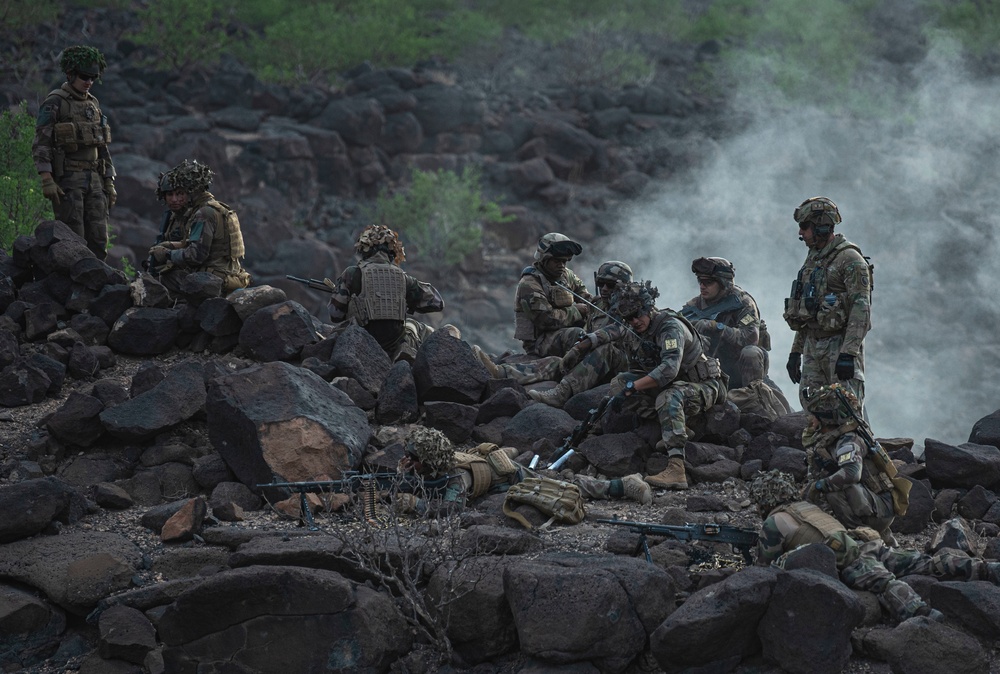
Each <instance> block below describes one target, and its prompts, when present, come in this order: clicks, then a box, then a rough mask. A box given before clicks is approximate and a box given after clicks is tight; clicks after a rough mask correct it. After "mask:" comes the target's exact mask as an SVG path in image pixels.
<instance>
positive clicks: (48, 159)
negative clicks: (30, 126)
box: [31, 96, 60, 173]
mask: <svg viewBox="0 0 1000 674" xmlns="http://www.w3.org/2000/svg"><path fill="white" fill-rule="evenodd" d="M59 101H60V99H59V98H58V97H57V96H49V97H48V98H46V99H45V100H44V101H43V102H42V105H41V106H40V107H39V108H38V116H37V117H36V118H35V140H34V142H32V144H31V158H32V159H33V160H34V162H35V170H36V171H38V172H39V173H52V157H53V155H54V154H55V149H56V135H55V127H56V122H58V121H59Z"/></svg>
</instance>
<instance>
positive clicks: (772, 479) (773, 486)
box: [750, 469, 802, 517]
mask: <svg viewBox="0 0 1000 674" xmlns="http://www.w3.org/2000/svg"><path fill="white" fill-rule="evenodd" d="M801 493H802V490H801V489H799V486H798V485H797V484H796V483H795V478H794V477H793V476H791V475H790V474H788V473H783V472H782V471H780V470H777V469H773V470H769V471H766V472H761V473H757V476H756V477H755V478H754V479H753V480H751V481H750V500H751V501H753V502H754V503H756V504H757V511H758V512H759V513H760V514H761V516H762V517H766V516H767V515H768V514H769V513H770V512H771V511H772V510H774V509H775V508H777V507H778V506H780V505H784V504H785V503H791V502H792V501H798V500H799V498H800V494H801Z"/></svg>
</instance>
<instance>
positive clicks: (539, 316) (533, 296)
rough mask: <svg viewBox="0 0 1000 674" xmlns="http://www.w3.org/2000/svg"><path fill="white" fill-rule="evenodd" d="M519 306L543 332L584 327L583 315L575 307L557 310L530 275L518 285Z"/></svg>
mask: <svg viewBox="0 0 1000 674" xmlns="http://www.w3.org/2000/svg"><path fill="white" fill-rule="evenodd" d="M517 305H518V306H519V307H520V308H521V311H523V312H524V314H525V315H526V316H527V317H528V318H529V319H530V320H531V322H532V323H533V324H534V326H535V328H536V329H538V330H539V331H541V332H550V331H552V330H558V329H559V328H569V327H573V326H574V325H583V314H581V313H580V310H579V309H577V308H576V307H575V306H574V305H572V304H571V305H570V306H568V307H564V308H561V309H557V308H556V307H554V306H552V303H551V302H549V298H548V297H546V295H545V293H544V292H543V291H542V285H541V283H539V281H538V279H537V278H535V277H534V276H532V275H530V274H525V275H524V276H522V277H521V280H520V282H519V283H518V284H517Z"/></svg>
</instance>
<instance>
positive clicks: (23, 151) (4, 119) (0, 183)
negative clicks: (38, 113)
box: [0, 103, 52, 253]
mask: <svg viewBox="0 0 1000 674" xmlns="http://www.w3.org/2000/svg"><path fill="white" fill-rule="evenodd" d="M34 137H35V118H34V117H32V116H31V115H29V114H28V113H27V112H26V111H25V105H24V104H23V103H22V104H21V108H20V109H19V110H16V111H11V110H4V111H3V112H0V249H3V250H4V251H7V252H8V253H9V252H10V250H11V244H13V243H14V239H16V238H17V237H18V236H20V235H21V234H31V233H32V232H34V231H35V227H37V226H38V222H39V220H46V219H51V218H52V204H51V203H50V202H49V200H48V199H46V198H45V197H44V196H43V195H42V186H41V182H39V179H38V172H37V171H35V164H34V162H33V161H32V159H31V142H32V140H33V139H34Z"/></svg>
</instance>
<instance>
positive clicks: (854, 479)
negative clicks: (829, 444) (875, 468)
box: [825, 433, 865, 491]
mask: <svg viewBox="0 0 1000 674" xmlns="http://www.w3.org/2000/svg"><path fill="white" fill-rule="evenodd" d="M864 451H865V446H864V444H863V443H862V442H861V440H860V439H859V438H858V436H856V435H854V434H853V433H850V434H846V435H844V436H843V437H841V438H840V440H838V441H837V448H836V449H835V450H834V459H835V460H836V461H837V470H836V472H834V473H833V474H831V475H829V476H828V477H826V478H825V481H826V484H827V490H829V491H842V490H844V489H847V488H848V487H850V486H852V485H855V484H858V483H859V482H861V469H862V463H861V461H862V457H863V456H864Z"/></svg>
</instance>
